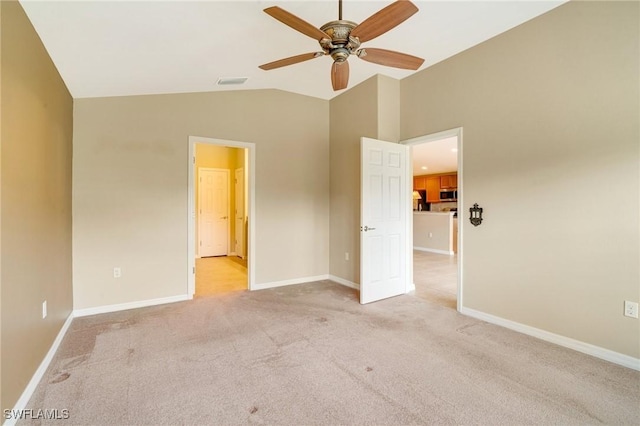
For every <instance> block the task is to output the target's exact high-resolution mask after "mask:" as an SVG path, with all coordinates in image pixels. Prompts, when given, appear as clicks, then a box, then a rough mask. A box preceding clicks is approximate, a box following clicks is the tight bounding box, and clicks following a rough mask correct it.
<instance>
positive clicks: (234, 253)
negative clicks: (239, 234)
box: [227, 251, 239, 257]
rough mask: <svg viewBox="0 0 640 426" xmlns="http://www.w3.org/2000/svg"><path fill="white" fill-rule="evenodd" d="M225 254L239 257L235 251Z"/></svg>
mask: <svg viewBox="0 0 640 426" xmlns="http://www.w3.org/2000/svg"><path fill="white" fill-rule="evenodd" d="M227 256H237V257H239V256H238V255H237V254H236V252H235V251H232V252H229V254H228V255H227Z"/></svg>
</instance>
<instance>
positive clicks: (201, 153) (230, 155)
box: [194, 143, 244, 254]
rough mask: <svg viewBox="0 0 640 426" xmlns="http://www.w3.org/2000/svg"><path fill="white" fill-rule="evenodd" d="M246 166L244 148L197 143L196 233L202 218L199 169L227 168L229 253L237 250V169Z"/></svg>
mask: <svg viewBox="0 0 640 426" xmlns="http://www.w3.org/2000/svg"><path fill="white" fill-rule="evenodd" d="M243 167H244V148H230V147H226V146H222V145H213V144H206V143H197V144H196V166H195V168H194V175H195V176H194V179H195V188H194V196H195V201H196V223H195V225H196V235H198V224H199V219H200V210H199V208H200V204H199V201H200V198H199V197H198V194H199V192H198V191H199V189H200V184H199V181H198V169H200V168H210V169H225V170H228V171H229V253H233V252H235V251H236V248H235V231H236V214H235V205H236V204H235V203H236V193H235V184H234V179H235V171H236V169H238V168H243ZM195 240H196V241H195V243H196V254H197V253H198V249H197V245H198V238H196V239H195Z"/></svg>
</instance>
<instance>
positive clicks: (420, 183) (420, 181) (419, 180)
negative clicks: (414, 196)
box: [413, 176, 427, 190]
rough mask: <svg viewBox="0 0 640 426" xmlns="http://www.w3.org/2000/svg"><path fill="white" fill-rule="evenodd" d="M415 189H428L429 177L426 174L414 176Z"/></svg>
mask: <svg viewBox="0 0 640 426" xmlns="http://www.w3.org/2000/svg"><path fill="white" fill-rule="evenodd" d="M413 189H414V190H418V189H427V177H426V176H414V177H413Z"/></svg>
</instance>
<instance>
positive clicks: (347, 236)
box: [330, 75, 400, 284]
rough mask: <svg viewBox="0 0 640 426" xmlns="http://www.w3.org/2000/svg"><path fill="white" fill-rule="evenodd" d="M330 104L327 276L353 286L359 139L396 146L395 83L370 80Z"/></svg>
mask: <svg viewBox="0 0 640 426" xmlns="http://www.w3.org/2000/svg"><path fill="white" fill-rule="evenodd" d="M330 105H331V109H330V115H331V138H330V139H331V173H330V179H331V254H330V271H331V272H330V273H331V274H332V275H334V276H336V277H338V278H342V279H344V280H347V281H350V282H352V283H355V284H359V283H360V139H361V138H362V137H368V138H373V139H382V140H386V141H390V142H397V141H398V139H399V135H400V130H399V129H400V82H399V81H398V80H395V79H392V78H390V77H386V76H382V75H376V76H374V77H371V78H370V79H368V80H366V81H364V82H362V83H360V84H359V85H357V86H355V87H353V88H351V89H349V90H347V91H346V92H344V93H342V94H341V95H339V96H337V97H335V98H333V99H332V100H331V101H330ZM345 253H349V260H345Z"/></svg>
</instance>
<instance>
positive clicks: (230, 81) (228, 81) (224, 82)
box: [216, 77, 249, 86]
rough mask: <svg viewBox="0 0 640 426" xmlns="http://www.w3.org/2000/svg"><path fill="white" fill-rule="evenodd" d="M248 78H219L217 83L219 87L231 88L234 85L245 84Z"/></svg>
mask: <svg viewBox="0 0 640 426" xmlns="http://www.w3.org/2000/svg"><path fill="white" fill-rule="evenodd" d="M248 79H249V78H248V77H230V78H219V79H218V82H217V83H216V84H217V85H218V86H231V85H234V84H244V83H245V81H247V80H248Z"/></svg>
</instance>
